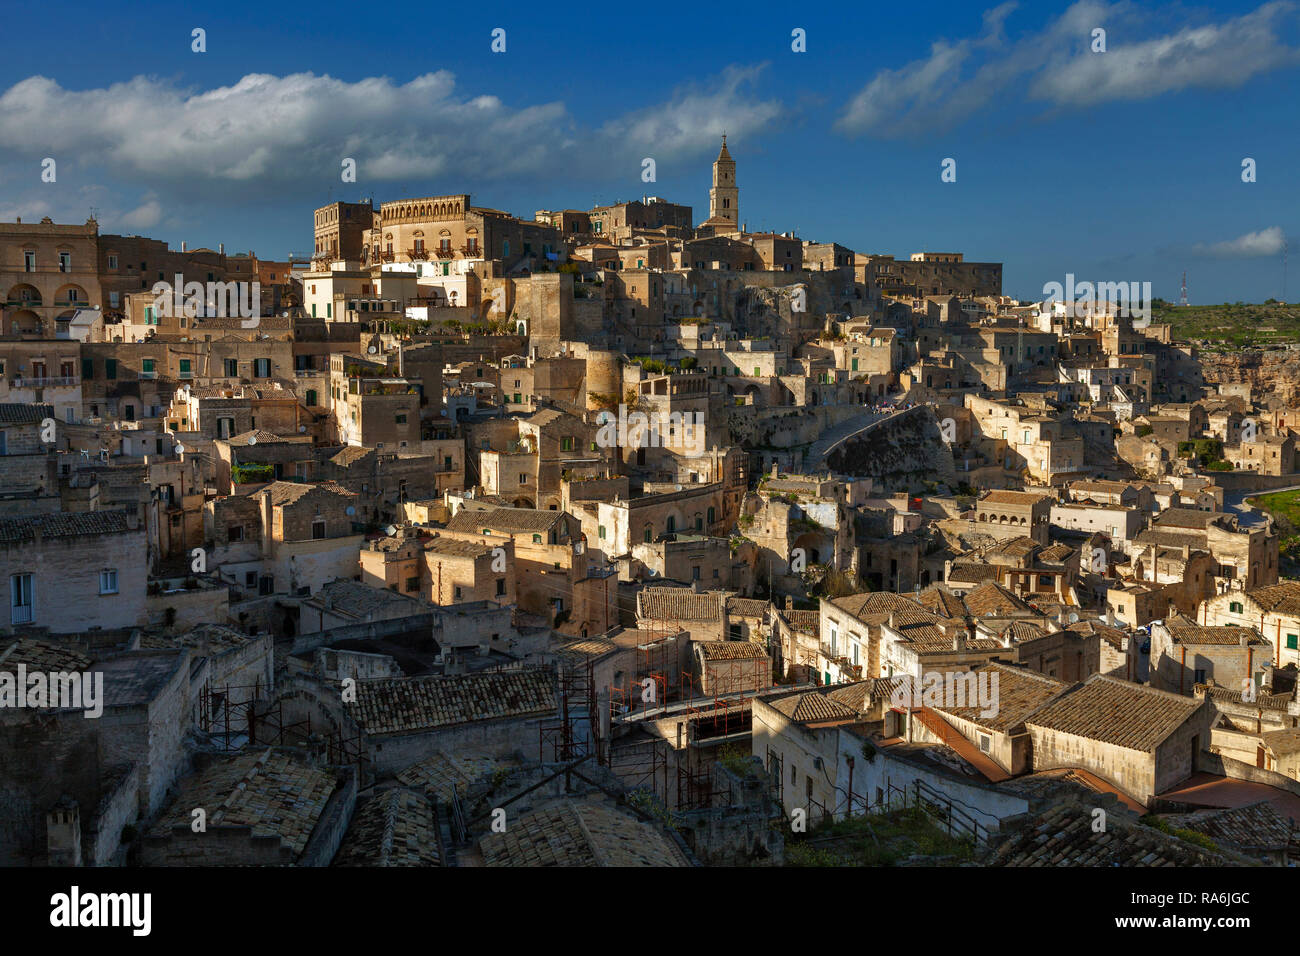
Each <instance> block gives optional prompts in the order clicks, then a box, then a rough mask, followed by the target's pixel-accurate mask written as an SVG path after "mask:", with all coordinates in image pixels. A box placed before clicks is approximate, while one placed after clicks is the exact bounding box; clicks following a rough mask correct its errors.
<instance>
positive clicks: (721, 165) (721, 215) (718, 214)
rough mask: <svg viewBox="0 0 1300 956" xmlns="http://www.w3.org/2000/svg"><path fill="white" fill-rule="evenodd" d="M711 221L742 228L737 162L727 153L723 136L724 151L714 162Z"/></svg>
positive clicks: (710, 198) (710, 193) (710, 192)
mask: <svg viewBox="0 0 1300 956" xmlns="http://www.w3.org/2000/svg"><path fill="white" fill-rule="evenodd" d="M709 221H710V222H712V223H719V224H720V223H722V222H729V223H731V225H732V227H733V228H736V229H739V227H740V190H739V189H737V188H736V161H735V160H734V159H732V158H731V154H730V153H729V152H727V136H726V134H725V133H724V134H723V135H722V150H721V151H720V152H719V153H718V158H717V159H715V160H714V161H713V188H712V189H710V190H709Z"/></svg>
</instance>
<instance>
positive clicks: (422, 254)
mask: <svg viewBox="0 0 1300 956" xmlns="http://www.w3.org/2000/svg"><path fill="white" fill-rule="evenodd" d="M406 257H407V258H408V259H410V260H412V261H415V262H423V261H425V260H427V259H428V258H429V250H427V249H424V248H415V249H407V250H406Z"/></svg>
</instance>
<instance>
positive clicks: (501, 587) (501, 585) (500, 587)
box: [497, 578, 506, 597]
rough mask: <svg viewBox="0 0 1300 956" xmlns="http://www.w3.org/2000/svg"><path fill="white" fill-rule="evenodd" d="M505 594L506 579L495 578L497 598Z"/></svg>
mask: <svg viewBox="0 0 1300 956" xmlns="http://www.w3.org/2000/svg"><path fill="white" fill-rule="evenodd" d="M505 593H506V579H505V578H497V596H498V597H501V596H502V595H504V594H505Z"/></svg>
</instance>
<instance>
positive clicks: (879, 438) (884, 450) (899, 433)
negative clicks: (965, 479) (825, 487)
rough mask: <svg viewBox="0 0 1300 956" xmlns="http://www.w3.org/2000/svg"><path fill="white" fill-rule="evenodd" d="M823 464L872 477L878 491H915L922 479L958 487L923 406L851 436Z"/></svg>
mask: <svg viewBox="0 0 1300 956" xmlns="http://www.w3.org/2000/svg"><path fill="white" fill-rule="evenodd" d="M826 463H827V465H829V466H830V467H831V469H832V470H834V471H836V472H839V473H841V474H849V475H869V476H871V477H872V478H874V479H875V490H876V491H877V492H881V491H915V490H917V489H919V488H921V487H922V486H923V484H924V482H926V481H938V482H943V483H945V484H947V485H948V486H949V487H950V488H955V487H956V485H957V472H956V468H955V467H954V466H953V462H952V451H951V449H949V447H948V445H947V443H946V442H944V440H943V435H942V433H941V432H940V431H939V424H938V422H937V421H935V417H934V410H933V409H931V408H929V407H928V406H924V405H922V406H919V407H917V408H915V409H912V410H911V411H908V412H904V413H903V414H902V415H898V416H896V417H894V418H891V419H888V420H886V421H884V422H882V423H881V424H880V425H878V426H876V427H874V428H872V429H871V430H870V431H867V432H864V433H863V434H862V435H861V436H857V437H854V438H850V439H849V440H847V441H845V442H844V443H843V444H842V445H839V446H837V447H836V448H835V449H834V450H833V451H831V453H830V454H828V455H827V456H826Z"/></svg>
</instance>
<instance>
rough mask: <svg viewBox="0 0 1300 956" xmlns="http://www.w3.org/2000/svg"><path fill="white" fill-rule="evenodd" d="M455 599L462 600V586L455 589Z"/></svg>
mask: <svg viewBox="0 0 1300 956" xmlns="http://www.w3.org/2000/svg"><path fill="white" fill-rule="evenodd" d="M455 600H457V601H459V600H460V587H459V586H457V588H456V591H455Z"/></svg>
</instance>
